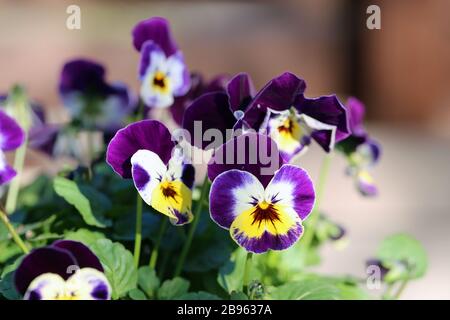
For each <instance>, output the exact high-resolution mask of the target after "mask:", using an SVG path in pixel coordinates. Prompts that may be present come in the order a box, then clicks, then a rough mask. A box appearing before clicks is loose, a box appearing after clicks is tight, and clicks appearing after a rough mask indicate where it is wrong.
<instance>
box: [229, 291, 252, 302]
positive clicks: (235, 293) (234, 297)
mask: <svg viewBox="0 0 450 320" xmlns="http://www.w3.org/2000/svg"><path fill="white" fill-rule="evenodd" d="M230 300H248V297H247V295H246V294H245V293H243V292H239V291H233V292H232V293H231V294H230Z"/></svg>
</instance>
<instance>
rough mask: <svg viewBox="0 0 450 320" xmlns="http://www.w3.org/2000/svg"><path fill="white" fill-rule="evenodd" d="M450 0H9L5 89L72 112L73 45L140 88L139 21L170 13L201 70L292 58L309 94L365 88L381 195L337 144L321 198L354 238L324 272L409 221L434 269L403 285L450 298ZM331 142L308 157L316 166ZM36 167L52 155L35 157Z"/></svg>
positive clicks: (290, 64) (351, 263)
mask: <svg viewBox="0 0 450 320" xmlns="http://www.w3.org/2000/svg"><path fill="white" fill-rule="evenodd" d="M71 4H77V5H79V6H80V7H81V30H68V29H67V28H66V18H67V16H68V15H67V14H66V8H67V6H68V5H71ZM370 4H377V5H379V6H380V8H381V27H382V28H381V30H368V29H367V28H366V19H367V16H368V15H367V14H366V8H367V6H368V5H370ZM449 12H450V2H449V1H447V0H434V1H432V0H408V1H407V0H395V1H392V0H391V1H375V0H373V1H350V0H306V1H294V0H292V1H271V2H269V1H186V0H185V1H173V2H172V1H92V0H90V1H87V0H85V1H78V0H70V1H65V0H58V1H57V0H53V1H50V0H47V1H43V0H40V1H35V0H34V1H14V0H10V1H6V0H0V39H1V40H0V92H6V91H7V90H8V89H9V88H10V87H11V86H12V85H13V84H14V83H22V84H24V85H25V86H26V88H27V90H28V92H29V94H30V96H31V97H33V99H35V100H37V101H39V102H41V103H42V104H43V105H44V106H45V107H46V108H47V109H48V110H49V112H50V119H51V120H52V121H53V122H61V121H64V119H65V118H66V114H65V111H64V109H63V108H62V107H61V103H60V100H59V98H58V94H57V83H58V77H59V72H60V69H61V66H62V65H63V63H64V62H65V61H66V60H68V59H71V58H76V57H88V58H94V59H96V60H98V61H99V62H102V63H104V64H105V65H106V66H107V68H108V71H107V72H108V79H109V80H121V81H125V82H126V83H128V84H129V85H130V86H132V87H133V88H134V89H137V88H138V82H137V63H138V54H137V52H135V51H134V49H133V48H132V45H131V37H130V31H131V29H132V27H133V26H134V24H135V23H136V22H137V21H139V20H142V19H144V18H147V17H150V16H156V15H159V16H164V17H167V18H168V19H169V20H170V21H171V23H172V27H173V33H174V34H175V36H176V38H177V41H178V43H179V45H180V47H181V48H182V49H183V51H184V54H185V57H186V60H187V62H188V64H189V66H190V69H191V70H197V71H200V72H202V73H203V74H204V75H205V76H207V77H211V76H214V75H215V74H218V73H223V72H227V73H230V74H233V73H236V72H240V71H247V72H249V73H250V74H251V76H252V77H253V79H254V81H255V84H256V86H257V87H261V86H262V85H263V84H264V83H265V82H267V81H268V80H270V79H271V78H273V77H274V76H276V75H278V74H280V73H282V72H284V71H291V72H294V73H296V74H298V75H299V76H301V77H303V78H304V79H305V80H306V81H307V84H308V88H307V95H308V96H317V95H321V94H330V93H338V94H339V95H341V96H342V97H346V96H348V95H355V96H357V97H359V98H360V99H362V100H363V101H364V102H365V103H366V105H367V108H368V127H369V129H370V131H371V133H372V135H373V136H374V137H375V138H376V139H377V140H379V141H380V142H381V143H382V145H383V158H382V161H381V163H380V164H379V166H378V167H377V168H376V169H375V170H374V176H375V179H376V180H377V182H378V186H379V189H380V195H379V197H377V198H375V199H366V198H363V197H361V196H360V195H359V194H357V192H356V191H355V189H354V188H353V185H352V181H351V180H350V179H349V178H348V177H346V176H345V174H344V168H345V162H344V160H343V159H342V158H341V157H340V156H339V155H335V157H334V159H333V163H332V170H331V172H332V173H331V175H330V181H329V183H328V185H327V189H326V195H325V200H324V202H323V207H324V210H325V211H326V213H327V214H328V215H329V216H330V217H332V218H333V219H334V220H336V221H337V222H340V223H342V224H343V225H344V226H345V227H346V229H347V230H348V238H349V243H348V245H347V247H346V248H344V249H342V250H338V251H337V250H336V248H334V247H332V246H331V245H330V246H327V247H325V248H324V250H323V254H324V259H323V265H322V266H321V267H320V268H319V271H321V272H324V273H339V274H355V275H359V276H364V275H365V267H364V261H365V259H366V258H367V257H370V256H371V255H373V254H374V252H375V250H376V248H377V244H378V243H379V242H380V241H381V240H382V239H383V238H384V237H385V236H387V235H389V234H392V233H396V232H408V233H411V234H413V235H414V236H415V237H416V238H418V239H419V240H420V241H421V242H422V243H423V244H424V246H425V247H426V249H427V252H428V255H429V261H430V264H429V270H428V273H427V275H426V276H425V277H424V278H423V279H421V280H419V281H416V282H412V283H411V284H409V285H408V288H407V289H406V291H405V294H404V296H403V297H404V298H406V299H450V255H449V247H450V191H449V189H450V90H449V89H450V19H449V18H448V13H449ZM322 155H323V154H322V153H321V152H320V151H319V150H317V148H313V150H312V151H311V152H310V153H308V154H306V155H305V156H304V157H303V158H300V159H299V160H298V162H299V163H300V164H301V165H302V166H304V167H305V168H306V169H308V170H309V171H310V172H311V175H312V176H313V178H315V177H317V172H318V169H319V165H320V162H321V158H322ZM27 168H28V173H29V176H30V177H31V176H32V175H35V174H37V173H38V172H40V171H42V170H44V171H48V172H51V171H52V170H54V165H53V164H52V163H51V162H50V161H49V160H48V159H46V158H44V157H43V156H41V155H38V154H34V153H30V154H29V155H28V158H27Z"/></svg>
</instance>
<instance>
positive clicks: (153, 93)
mask: <svg viewBox="0 0 450 320" xmlns="http://www.w3.org/2000/svg"><path fill="white" fill-rule="evenodd" d="M133 44H134V46H135V48H136V49H137V50H138V51H139V52H140V53H141V61H140V66H139V79H140V81H141V89H140V95H141V99H142V100H143V102H144V103H145V105H146V106H148V107H154V108H167V107H170V106H171V105H172V104H173V103H174V98H175V97H180V96H183V95H185V94H186V93H187V92H188V90H189V88H190V76H189V71H188V69H187V67H186V64H185V62H184V57H183V54H182V52H181V51H180V50H179V49H178V48H177V45H176V43H175V41H174V39H173V38H172V35H171V33H170V28H169V22H168V21H167V20H166V19H164V18H160V17H154V18H150V19H146V20H144V21H141V22H139V23H138V24H137V25H136V26H135V27H134V29H133Z"/></svg>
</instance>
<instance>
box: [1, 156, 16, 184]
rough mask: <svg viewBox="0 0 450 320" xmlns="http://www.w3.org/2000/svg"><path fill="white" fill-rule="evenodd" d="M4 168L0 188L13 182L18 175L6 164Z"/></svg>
mask: <svg viewBox="0 0 450 320" xmlns="http://www.w3.org/2000/svg"><path fill="white" fill-rule="evenodd" d="M0 156H1V155H0ZM2 161H3V160H2V159H0V166H1V165H2V163H1V162H2ZM3 166H4V167H3V169H0V186H1V185H2V184H5V183H8V182H9V181H11V180H12V179H13V178H14V177H15V176H16V174H17V173H16V171H15V170H14V169H13V168H12V167H10V166H9V165H7V164H6V163H4V164H3Z"/></svg>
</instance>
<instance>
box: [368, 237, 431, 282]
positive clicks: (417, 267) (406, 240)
mask: <svg viewBox="0 0 450 320" xmlns="http://www.w3.org/2000/svg"><path fill="white" fill-rule="evenodd" d="M377 258H378V259H380V260H381V262H382V264H383V265H384V266H386V267H387V268H389V269H390V271H389V272H388V273H387V275H386V277H385V280H386V282H395V281H398V280H408V279H416V278H420V277H422V276H423V275H424V274H425V272H426V270H427V267H428V261H427V254H426V252H425V249H424V247H423V246H422V244H421V243H420V242H419V241H417V240H416V239H414V238H413V237H411V236H410V235H407V234H396V235H392V236H389V237H387V238H386V239H384V240H383V241H382V243H381V244H380V246H379V248H378V251H377Z"/></svg>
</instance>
